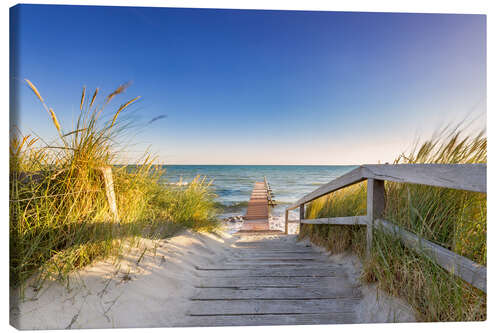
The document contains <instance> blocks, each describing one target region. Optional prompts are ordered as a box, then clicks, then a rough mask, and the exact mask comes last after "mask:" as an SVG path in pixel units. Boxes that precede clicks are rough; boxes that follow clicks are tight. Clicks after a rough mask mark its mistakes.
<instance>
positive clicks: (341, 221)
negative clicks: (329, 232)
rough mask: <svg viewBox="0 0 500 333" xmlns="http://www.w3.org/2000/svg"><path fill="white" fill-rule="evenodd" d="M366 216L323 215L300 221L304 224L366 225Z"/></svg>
mask: <svg viewBox="0 0 500 333" xmlns="http://www.w3.org/2000/svg"><path fill="white" fill-rule="evenodd" d="M366 220H367V217H366V216H345V217H323V218H319V219H307V220H303V221H301V222H302V223H304V224H338V225H366Z"/></svg>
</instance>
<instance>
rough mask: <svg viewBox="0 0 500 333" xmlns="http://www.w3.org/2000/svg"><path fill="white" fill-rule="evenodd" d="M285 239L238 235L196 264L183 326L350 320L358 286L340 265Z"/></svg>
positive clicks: (353, 320)
mask: <svg viewBox="0 0 500 333" xmlns="http://www.w3.org/2000/svg"><path fill="white" fill-rule="evenodd" d="M291 237H293V236H285V235H281V236H278V237H276V236H268V237H266V236H262V237H260V238H252V239H247V240H244V239H240V240H239V241H237V242H236V243H235V244H233V249H232V251H231V252H230V255H229V256H227V257H225V258H224V259H223V260H221V261H216V262H214V263H213V264H209V265H206V266H203V267H199V266H197V267H196V273H197V275H198V276H199V277H200V280H199V281H200V282H199V285H197V286H196V288H195V292H194V295H193V296H192V297H191V298H190V305H189V310H188V313H187V318H186V319H187V326H233V325H300V324H304V325H305V324H309V325H310V324H340V323H354V322H356V321H357V314H356V307H357V306H358V304H359V302H360V298H361V292H360V290H359V287H358V286H356V285H353V284H352V283H351V282H350V281H349V279H348V278H347V274H346V272H345V269H344V268H343V267H342V266H341V265H337V264H334V263H332V261H331V260H330V259H329V258H328V257H327V256H326V255H325V254H323V253H321V252H318V251H315V250H313V249H312V248H311V247H309V246H307V245H304V244H299V243H296V240H295V238H294V237H293V239H292V238H291Z"/></svg>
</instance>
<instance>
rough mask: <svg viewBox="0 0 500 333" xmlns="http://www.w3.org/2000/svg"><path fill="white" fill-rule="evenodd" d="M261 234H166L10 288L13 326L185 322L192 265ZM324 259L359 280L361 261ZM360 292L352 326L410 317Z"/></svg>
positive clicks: (380, 295) (386, 299)
mask: <svg viewBox="0 0 500 333" xmlns="http://www.w3.org/2000/svg"><path fill="white" fill-rule="evenodd" d="M262 237H275V236H252V235H247V236H241V235H239V236H238V235H232V234H229V233H227V232H226V231H218V232H216V233H197V232H192V231H185V232H183V233H181V234H179V235H177V236H175V237H173V238H171V239H162V240H157V241H152V240H147V239H141V240H140V242H141V243H140V246H138V247H136V248H130V249H128V250H127V251H125V252H124V256H123V258H122V259H121V260H118V261H116V260H112V259H108V260H103V261H97V262H95V263H93V264H92V265H90V266H88V267H86V268H85V269H83V270H81V271H77V272H74V273H72V274H71V275H70V277H69V281H68V283H61V282H55V281H48V283H47V285H46V287H44V288H43V289H42V290H40V291H34V290H33V288H30V287H27V288H26V294H25V300H24V301H22V302H19V301H18V300H17V298H16V297H15V295H16V293H12V295H13V296H12V297H13V298H11V323H12V324H13V325H15V326H16V327H17V328H19V329H69V328H72V329H75V328H133V327H170V326H186V325H189V324H190V323H189V318H188V317H187V316H186V313H187V312H188V311H189V307H190V302H189V299H190V297H191V296H192V295H193V293H194V292H195V286H196V285H197V284H199V283H200V279H202V277H201V276H200V275H199V274H197V272H196V269H195V268H196V267H197V266H202V265H207V264H214V263H217V262H219V261H221V260H222V259H224V258H226V257H227V256H229V255H231V252H232V251H233V250H234V248H232V245H233V244H234V243H235V242H236V241H237V240H240V241H241V240H242V239H243V240H250V241H252V240H255V239H256V238H262ZM283 241H284V242H290V243H293V242H296V241H297V239H296V236H294V235H290V236H286V237H285V238H284V239H283ZM308 245H309V244H308ZM310 246H312V247H314V251H318V252H319V253H325V252H324V250H322V249H321V248H319V247H316V246H314V245H310ZM329 260H330V261H331V263H332V265H342V266H344V267H345V268H346V272H347V274H348V278H349V279H350V280H351V281H352V283H354V284H359V282H358V278H359V275H360V272H361V264H360V262H359V259H357V257H356V256H354V255H352V254H347V253H346V254H343V255H335V256H330V257H329ZM28 286H29V283H28ZM360 289H361V292H362V298H361V301H360V302H359V304H358V305H357V307H356V320H355V321H354V322H355V323H368V322H370V323H373V322H411V321H415V315H414V313H413V311H412V310H411V307H409V306H408V305H407V304H405V302H403V301H402V300H400V299H397V298H394V297H391V296H388V295H387V294H386V293H385V292H383V291H380V290H377V288H376V286H375V285H362V286H360Z"/></svg>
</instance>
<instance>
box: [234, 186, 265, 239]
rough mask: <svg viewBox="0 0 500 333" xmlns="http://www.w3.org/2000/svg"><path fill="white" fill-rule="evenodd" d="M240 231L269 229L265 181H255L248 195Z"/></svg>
mask: <svg viewBox="0 0 500 333" xmlns="http://www.w3.org/2000/svg"><path fill="white" fill-rule="evenodd" d="M244 218H245V222H244V223H243V226H242V228H241V230H242V231H268V230H269V197H268V188H267V184H266V182H256V183H255V185H254V188H253V191H252V194H251V195H250V201H249V202H248V207H247V212H246V214H245V217H244Z"/></svg>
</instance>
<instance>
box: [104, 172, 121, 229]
mask: <svg viewBox="0 0 500 333" xmlns="http://www.w3.org/2000/svg"><path fill="white" fill-rule="evenodd" d="M100 171H101V172H102V178H103V179H104V190H105V191H106V197H107V199H108V204H109V210H110V211H111V214H112V215H113V222H118V220H119V217H118V209H117V208H116V198H115V188H114V184H113V173H112V172H111V167H109V166H107V167H102V168H100Z"/></svg>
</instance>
